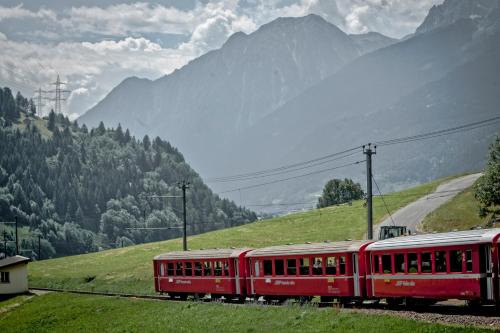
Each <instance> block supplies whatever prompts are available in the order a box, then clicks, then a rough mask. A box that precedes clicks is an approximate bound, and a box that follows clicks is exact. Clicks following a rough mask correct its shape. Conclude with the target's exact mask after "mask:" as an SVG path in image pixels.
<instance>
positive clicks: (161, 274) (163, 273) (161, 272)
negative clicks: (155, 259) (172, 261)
mask: <svg viewBox="0 0 500 333" xmlns="http://www.w3.org/2000/svg"><path fill="white" fill-rule="evenodd" d="M160 276H165V264H163V263H162V264H160Z"/></svg>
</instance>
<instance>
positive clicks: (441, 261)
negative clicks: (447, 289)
mask: <svg viewBox="0 0 500 333" xmlns="http://www.w3.org/2000/svg"><path fill="white" fill-rule="evenodd" d="M434 265H435V267H434V271H435V272H436V273H446V251H436V252H434Z"/></svg>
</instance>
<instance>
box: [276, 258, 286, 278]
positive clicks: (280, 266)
mask: <svg viewBox="0 0 500 333" xmlns="http://www.w3.org/2000/svg"><path fill="white" fill-rule="evenodd" d="M274 275H285V263H284V261H283V259H276V260H275V261H274Z"/></svg>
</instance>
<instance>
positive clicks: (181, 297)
mask: <svg viewBox="0 0 500 333" xmlns="http://www.w3.org/2000/svg"><path fill="white" fill-rule="evenodd" d="M178 297H179V299H180V300H181V301H185V300H187V298H188V294H187V293H179V294H178Z"/></svg>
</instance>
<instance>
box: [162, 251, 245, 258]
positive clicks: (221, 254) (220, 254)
mask: <svg viewBox="0 0 500 333" xmlns="http://www.w3.org/2000/svg"><path fill="white" fill-rule="evenodd" d="M249 250H250V249H248V248H241V249H206V250H193V251H175V252H167V253H163V254H159V255H157V256H155V257H154V260H193V259H226V258H237V257H238V256H239V255H240V254H242V253H243V252H246V251H249Z"/></svg>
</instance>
